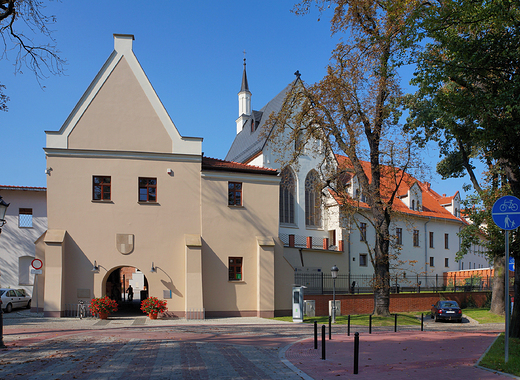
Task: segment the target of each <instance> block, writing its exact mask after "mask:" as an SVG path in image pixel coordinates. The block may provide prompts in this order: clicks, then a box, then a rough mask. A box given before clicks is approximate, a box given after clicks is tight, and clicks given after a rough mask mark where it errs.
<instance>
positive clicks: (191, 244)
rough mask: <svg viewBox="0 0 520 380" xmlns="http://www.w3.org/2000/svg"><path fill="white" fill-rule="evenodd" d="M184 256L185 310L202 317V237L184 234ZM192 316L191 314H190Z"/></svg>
mask: <svg viewBox="0 0 520 380" xmlns="http://www.w3.org/2000/svg"><path fill="white" fill-rule="evenodd" d="M184 239H185V242H186V256H185V260H184V262H185V290H184V291H185V298H184V309H185V312H186V313H188V312H189V311H193V312H194V313H193V314H194V315H195V316H200V317H202V315H203V313H202V311H203V309H204V299H203V290H202V239H201V237H200V236H199V235H184ZM190 317H191V318H193V316H190Z"/></svg>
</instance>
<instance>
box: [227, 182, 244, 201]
mask: <svg viewBox="0 0 520 380" xmlns="http://www.w3.org/2000/svg"><path fill="white" fill-rule="evenodd" d="M228 205H229V206H242V182H228Z"/></svg>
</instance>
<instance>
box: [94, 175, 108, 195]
mask: <svg viewBox="0 0 520 380" xmlns="http://www.w3.org/2000/svg"><path fill="white" fill-rule="evenodd" d="M111 195H112V180H111V177H108V176H103V177H102V176H96V175H95V176H93V177H92V200H94V201H109V200H110V198H111Z"/></svg>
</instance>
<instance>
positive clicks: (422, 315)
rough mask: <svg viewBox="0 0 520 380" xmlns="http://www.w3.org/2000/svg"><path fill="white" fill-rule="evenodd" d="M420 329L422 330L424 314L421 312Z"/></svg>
mask: <svg viewBox="0 0 520 380" xmlns="http://www.w3.org/2000/svg"><path fill="white" fill-rule="evenodd" d="M421 331H424V314H423V313H421Z"/></svg>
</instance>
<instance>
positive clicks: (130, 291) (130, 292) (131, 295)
mask: <svg viewBox="0 0 520 380" xmlns="http://www.w3.org/2000/svg"><path fill="white" fill-rule="evenodd" d="M126 292H127V293H128V302H132V301H133V299H134V288H132V285H128V289H126Z"/></svg>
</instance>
